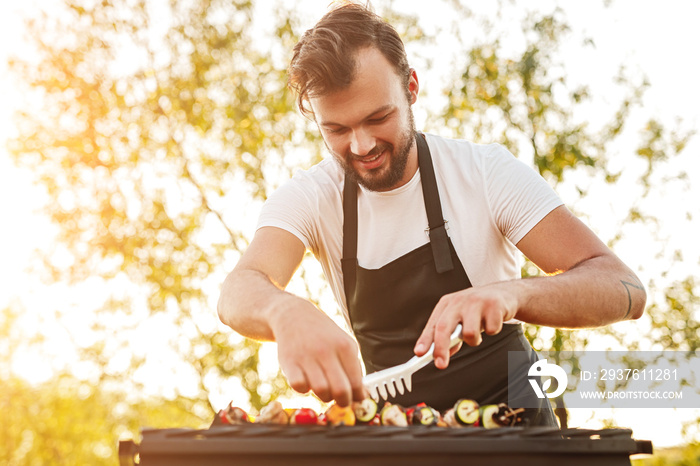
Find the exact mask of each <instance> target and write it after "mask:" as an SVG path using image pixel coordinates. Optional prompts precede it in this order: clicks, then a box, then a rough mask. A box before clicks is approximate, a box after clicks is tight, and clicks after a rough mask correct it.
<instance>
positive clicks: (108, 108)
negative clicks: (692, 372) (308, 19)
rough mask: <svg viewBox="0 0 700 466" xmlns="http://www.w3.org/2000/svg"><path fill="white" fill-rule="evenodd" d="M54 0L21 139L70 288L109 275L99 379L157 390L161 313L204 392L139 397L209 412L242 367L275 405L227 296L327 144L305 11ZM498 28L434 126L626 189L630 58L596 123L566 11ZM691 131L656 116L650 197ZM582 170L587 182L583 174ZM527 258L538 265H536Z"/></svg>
mask: <svg viewBox="0 0 700 466" xmlns="http://www.w3.org/2000/svg"><path fill="white" fill-rule="evenodd" d="M375 3H379V2H375ZM450 3H451V5H452V7H453V9H454V11H455V16H454V17H453V21H454V24H455V25H459V24H462V23H464V22H465V21H469V24H471V25H474V26H475V27H477V28H481V29H483V30H485V31H487V32H488V31H489V30H491V29H492V28H493V25H492V24H487V23H483V22H481V23H480V22H479V21H478V19H477V18H475V17H474V16H473V15H472V14H471V13H470V12H469V11H468V10H465V9H464V8H463V7H462V6H461V5H460V2H450ZM385 4H386V5H387V6H386V8H385V9H384V10H383V11H381V13H382V14H383V15H384V16H385V17H391V18H392V21H396V22H397V24H398V29H399V31H400V33H401V34H402V35H403V37H404V38H406V39H407V40H408V42H409V48H410V49H411V50H412V51H419V50H422V49H421V47H425V48H429V47H434V44H435V43H437V38H436V37H430V36H427V35H426V34H425V33H424V31H423V30H422V29H421V27H420V23H419V21H418V20H417V18H415V17H411V16H409V15H405V14H399V13H398V12H397V10H398V8H396V7H395V8H392V7H391V6H392V3H391V2H385ZM56 8H57V9H56V11H52V12H51V13H50V14H48V13H45V14H43V15H41V16H40V17H39V18H38V19H37V20H35V21H34V22H32V23H31V24H30V25H29V26H30V27H29V35H30V36H31V37H32V38H34V40H35V44H36V47H37V56H36V59H34V58H29V59H24V60H15V61H13V63H12V66H13V69H14V71H15V73H16V75H17V76H20V77H21V79H22V80H23V81H24V82H25V83H26V86H27V88H28V89H30V90H32V92H34V93H35V95H38V96H40V105H39V108H36V109H32V108H29V107H28V108H27V109H26V110H25V111H23V112H21V113H20V114H19V115H18V131H19V136H18V137H17V138H16V139H15V140H14V141H13V142H12V143H11V145H10V149H11V151H12V153H13V154H14V157H15V160H16V162H17V163H18V164H19V165H22V166H26V167H29V168H31V169H32V170H33V172H34V173H35V174H36V178H37V182H38V183H39V184H41V185H42V186H44V187H45V188H46V190H47V192H48V194H49V197H50V202H49V204H48V205H47V208H46V212H47V215H49V216H50V218H51V219H52V220H53V222H54V223H55V224H56V225H57V226H58V237H57V244H58V245H59V246H57V250H56V251H55V252H56V253H55V254H52V253H51V252H50V253H49V254H47V255H46V257H45V265H46V269H45V270H46V271H48V272H49V277H48V278H49V279H50V280H53V281H64V282H67V283H72V284H77V283H83V282H85V281H86V280H88V279H90V280H94V279H95V277H99V279H100V280H99V281H98V282H94V281H93V282H92V283H96V285H95V287H96V288H97V289H99V290H100V291H101V292H102V293H104V300H103V305H102V306H101V307H99V308H96V309H95V310H94V311H95V312H94V318H93V322H92V327H93V334H92V336H91V341H89V342H88V343H87V344H81V343H78V344H77V346H78V347H79V348H80V349H81V351H82V359H83V360H84V361H87V362H88V363H89V364H90V367H92V370H91V371H90V374H91V375H90V376H89V377H88V382H89V383H91V384H92V385H94V386H100V387H108V388H109V390H99V391H95V392H90V393H94V396H95V400H96V401H95V403H96V404H104V403H110V402H111V401H109V400H111V399H112V398H110V397H113V396H114V393H115V391H118V390H122V391H124V392H131V393H139V392H143V391H144V390H145V388H146V387H145V386H144V382H143V377H139V376H140V375H141V374H143V372H144V369H145V370H149V368H152V367H153V366H152V364H153V363H152V362H151V361H149V352H148V351H147V350H146V351H141V352H140V353H139V352H134V350H133V348H134V342H133V341H131V340H133V336H134V335H136V334H137V333H136V332H138V331H139V330H140V329H142V328H143V327H144V325H145V323H147V322H163V323H164V325H165V328H167V332H165V333H167V336H166V337H165V338H164V337H162V336H161V335H155V334H154V335H153V338H154V339H158V341H159V343H160V344H165V345H168V346H169V347H170V348H171V349H172V353H173V354H177V355H178V360H179V363H180V364H178V365H176V367H177V368H179V369H178V370H181V371H187V374H188V375H190V377H191V379H192V380H194V381H195V383H194V389H192V390H187V389H186V388H185V387H179V386H178V387H176V388H175V390H174V391H173V394H172V397H171V398H170V399H169V398H166V397H161V398H160V399H159V400H156V401H153V400H150V399H147V400H146V401H143V400H138V399H134V400H129V403H131V404H129V406H133V407H143V406H145V405H144V404H143V403H146V404H148V403H151V404H148V406H149V408H148V409H157V403H162V406H163V410H164V411H165V410H166V406H167V414H168V415H171V414H172V416H173V417H172V418H171V419H176V420H177V421H178V422H182V423H185V422H191V421H193V419H192V418H189V417H187V416H186V415H184V413H194V416H195V417H196V419H197V420H199V421H200V422H203V423H204V422H206V421H207V420H208V419H209V418H210V417H211V415H212V414H213V411H214V408H215V407H214V406H212V402H211V394H212V393H215V392H217V391H220V390H221V388H220V387H221V386H223V385H224V384H225V383H227V381H234V382H235V383H234V385H239V386H240V387H241V388H242V389H243V390H244V393H246V394H247V396H248V398H249V403H250V405H251V406H252V407H253V408H255V409H259V408H260V407H262V406H263V405H264V404H266V403H267V402H268V401H269V400H271V399H273V398H275V397H278V396H281V395H284V394H285V393H286V392H287V390H288V389H287V387H286V383H285V381H284V379H283V378H282V377H281V375H280V374H279V373H277V374H273V375H272V376H271V377H269V378H264V377H261V376H260V375H259V374H260V371H259V369H260V368H261V367H260V358H261V356H260V351H259V350H260V345H259V344H258V343H254V342H251V341H248V340H244V339H241V338H239V337H238V336H236V335H234V334H233V333H232V332H230V331H229V330H228V329H224V328H223V327H222V326H221V325H219V324H218V322H217V318H216V315H215V312H214V308H215V299H216V297H217V296H218V286H219V284H220V283H221V282H222V281H223V277H224V275H225V274H226V273H227V272H228V271H229V270H230V269H231V268H232V267H233V265H234V264H235V262H236V260H237V259H238V257H239V256H240V254H241V253H242V251H243V250H244V249H245V247H246V246H247V243H248V239H249V237H250V234H251V231H252V228H251V226H252V225H251V224H250V219H251V216H252V217H253V220H254V217H255V215H254V213H255V212H256V210H257V209H258V208H259V206H260V203H261V201H263V200H264V199H265V198H266V196H267V193H268V192H270V190H271V189H274V188H275V187H276V186H277V185H278V184H279V182H280V181H281V180H282V179H284V178H285V177H288V176H289V174H290V173H291V171H292V170H293V169H295V168H296V167H306V166H309V165H311V164H312V163H314V162H315V161H317V160H319V159H320V157H321V151H322V147H323V145H322V144H321V143H320V141H319V136H318V134H317V132H316V131H315V130H314V129H313V128H312V126H311V124H310V123H309V122H305V121H304V120H302V119H301V118H300V117H299V115H298V114H297V112H296V109H295V108H294V104H293V99H292V98H291V96H290V95H289V93H288V91H287V88H286V76H285V67H286V64H287V59H288V56H289V51H290V50H291V48H292V46H293V44H294V43H295V41H296V38H297V36H298V34H299V33H300V32H301V31H300V30H299V29H300V27H299V25H300V19H299V17H298V16H297V15H296V14H295V13H293V12H291V11H287V10H285V9H284V8H278V9H276V11H275V14H274V15H272V18H273V22H274V28H273V30H272V31H265V30H264V29H260V28H256V24H257V23H256V21H258V20H260V18H258V17H256V16H255V14H254V3H253V2H252V1H244V0H234V1H224V0H198V1H193V2H175V1H170V2H166V1H162V2H146V1H145V0H112V1H107V0H105V1H97V0H94V1H89V0H68V1H66V2H64V4H63V5H62V6H59V7H56ZM463 14H467V16H461V15H463ZM268 19H269V18H268ZM499 34H501V32H497V33H496V34H495V35H494V34H493V31H491V33H488V34H484V36H483V37H485V38H484V39H482V40H481V41H479V42H478V43H465V42H464V41H463V38H462V37H461V36H459V35H457V36H456V37H457V38H458V39H459V40H458V41H457V43H456V44H455V49H457V50H458V52H459V54H460V56H462V57H468V59H467V60H464V61H462V62H460V67H458V68H457V69H456V70H455V75H454V77H453V79H452V80H451V81H450V84H449V85H448V87H447V88H446V89H445V96H446V104H445V106H444V108H442V109H440V110H438V111H437V112H436V113H437V115H433V116H437V117H439V122H440V125H439V128H435V129H436V131H440V132H445V131H449V132H451V135H453V136H461V137H469V138H471V139H473V140H476V141H484V142H486V141H488V142H494V141H495V142H501V143H502V144H504V145H506V147H508V148H509V149H510V150H511V151H512V152H513V153H515V154H516V155H518V156H519V157H522V158H523V159H525V160H528V161H529V160H532V162H533V164H534V165H535V166H536V167H537V168H538V170H539V171H540V173H541V174H542V175H543V176H544V177H545V178H546V179H547V180H548V181H549V182H551V183H552V184H554V185H558V186H559V187H562V188H566V187H571V186H573V189H576V190H577V191H578V192H579V193H580V195H581V196H585V194H586V192H587V186H588V185H587V184H586V183H588V182H589V181H590V180H591V179H592V180H594V181H595V182H602V183H606V182H607V183H609V184H612V183H615V182H618V181H619V180H620V179H621V178H622V177H624V174H623V173H621V172H620V171H615V170H613V169H610V165H609V159H608V156H607V154H608V153H609V151H610V149H611V147H612V146H613V145H614V143H615V142H616V141H617V140H618V138H619V137H620V136H621V135H622V134H623V133H624V131H625V130H626V129H627V128H626V125H627V122H628V117H629V115H630V112H631V111H632V110H633V109H634V108H635V107H636V106H638V105H639V104H640V102H641V101H642V98H643V94H644V90H645V89H646V87H647V84H646V83H645V81H644V80H639V81H630V80H629V79H628V78H627V77H626V75H625V74H624V73H622V72H621V73H620V74H619V76H618V78H619V85H620V88H621V89H622V90H623V97H622V98H621V99H620V101H619V105H618V108H617V109H615V110H614V111H613V112H612V114H611V115H609V117H608V118H606V119H605V123H604V124H601V125H599V127H597V128H595V127H591V125H589V124H588V122H587V121H586V120H585V119H582V118H580V117H579V116H578V115H580V113H578V112H577V109H581V108H584V107H585V105H586V104H587V103H590V100H591V98H592V95H591V94H590V92H589V90H588V89H587V88H586V87H585V86H581V85H576V86H572V85H570V82H569V80H568V77H567V75H566V73H565V71H564V69H563V67H562V66H560V65H561V63H560V59H561V57H560V55H558V50H559V49H558V47H559V45H560V43H561V40H562V38H563V37H564V36H565V35H566V34H567V24H566V20H565V18H564V17H563V14H562V13H561V12H560V11H555V12H553V13H551V14H538V15H531V16H529V17H528V18H527V19H526V21H524V22H523V31H522V36H523V41H522V44H523V46H522V49H521V50H518V51H515V52H514V51H512V50H506V49H505V48H504V47H503V46H502V44H501V41H500V40H499ZM460 40H461V41H460ZM417 54H418V55H420V54H421V52H417ZM425 55H429V53H426V54H425ZM444 128H446V129H444ZM427 129H430V128H427ZM690 136H691V134H690V133H688V132H682V131H670V130H668V128H667V127H666V126H665V125H663V124H662V123H661V122H659V121H656V120H651V121H649V122H648V124H647V125H646V126H645V127H644V128H642V131H641V136H640V137H639V138H638V140H639V146H638V150H637V157H638V159H639V160H641V161H642V162H643V163H645V164H646V166H647V169H646V170H645V171H644V174H643V176H642V178H641V181H642V183H641V185H640V186H641V188H640V189H641V190H642V191H641V194H642V195H643V196H648V195H650V193H653V189H654V186H655V183H656V179H655V176H656V173H657V172H658V170H657V167H658V166H659V165H660V164H663V163H664V162H665V161H667V160H669V159H670V158H672V157H673V156H674V154H677V153H678V152H680V151H682V149H683V147H684V145H685V143H686V142H687V141H688V139H689V138H690ZM581 173H584V174H588V175H589V176H588V178H587V180H588V181H586V182H581V181H580V180H581V179H582V178H581V177H580V176H579V175H581ZM251 214H252V215H251ZM633 222H653V218H651V217H650V216H649V215H647V214H645V213H644V212H643V210H642V209H641V208H639V206H632V208H631V209H630V212H629V215H627V217H626V218H625V225H626V224H629V223H633ZM622 238H623V234H622V233H621V234H620V235H619V236H618V237H617V238H614V239H613V240H612V241H611V245H613V246H614V244H615V242H617V241H620V240H621V239H622ZM315 270H316V269H314V268H313V266H311V265H308V266H306V265H305V266H304V268H303V269H302V273H301V275H300V276H299V277H297V278H295V281H294V283H293V287H295V291H297V292H299V293H300V294H302V295H305V296H306V297H309V298H310V299H312V300H314V301H316V302H319V303H320V302H324V303H325V302H326V301H330V299H327V298H328V290H327V289H326V288H325V287H324V286H323V285H319V282H318V280H316V275H318V274H319V272H317V271H315ZM524 272H525V274H526V275H535V274H538V273H539V272H538V271H537V269H536V268H535V267H534V266H533V265H532V264H526V266H525V268H524ZM681 285H683V286H681ZM659 293H661V294H664V293H666V296H667V298H668V299H666V300H665V301H664V300H661V301H659V302H658V303H655V304H653V305H652V306H651V307H650V309H649V312H650V314H651V315H652V320H653V321H654V323H655V325H657V327H656V331H657V332H660V333H659V338H660V341H664V342H666V343H664V344H667V343H668V342H670V341H675V340H676V339H677V338H676V337H675V335H679V334H680V333H679V332H683V331H684V330H683V329H681V328H677V327H672V330H670V331H669V333H664V332H665V330H664V325H665V323H666V322H667V320H666V318H665V315H666V314H667V310H668V309H669V308H670V309H673V310H674V311H677V316H676V314H674V319H676V321H677V322H681V321H683V319H685V321H688V320H690V319H691V318H693V312H694V311H693V307H692V303H693V302H695V301H694V299H696V298H695V296H697V292H696V291H695V284H694V282H691V281H685V282H682V283H679V284H678V285H677V286H676V285H674V286H672V287H671V288H669V289H666V288H661V289H660V290H659ZM323 307H324V308H326V307H325V306H323ZM326 310H328V309H327V308H326ZM657 320H658V322H657ZM693 322H696V323H697V318H695V320H694V321H693ZM69 331H70V329H69ZM527 331H528V336H529V337H530V339H531V340H532V341H533V344H534V345H535V346H536V348H537V349H551V350H564V349H572V348H573V347H577V348H580V347H584V346H585V345H586V337H587V335H588V333H587V332H579V333H572V332H567V331H561V330H557V331H554V332H550V331H549V330H542V329H539V328H536V327H528V330H527ZM613 333H614V332H613ZM141 334H142V333H141ZM616 336H617V335H616ZM685 336H688V335H685ZM668 345H670V343H668ZM668 345H667V347H671V346H668ZM117 355H126V359H127V360H128V364H126V366H122V367H115V366H114V363H113V361H114V360H115V357H116V356H117ZM149 364H151V365H149ZM67 377H68V376H66V375H62V374H57V376H56V380H57V381H63V382H61V383H62V384H63V386H65V387H67V388H66V389H65V391H64V392H62V394H60V396H59V398H60V397H66V396H67V397H68V398H70V396H69V395H65V394H66V393H73V394H75V393H78V392H80V390H81V388H80V387H83V386H84V385H83V384H84V382H85V380H82V381H81V380H79V379H76V378H72V379H71V378H67ZM7 379H8V380H9V376H8V378H7ZM13 383H14V382H13ZM17 383H20V382H17ZM227 386H228V387H231V386H232V385H227ZM45 388H46V387H40V388H38V389H37V390H39V391H42V390H44V389H45ZM82 390H85V389H84V388H83V389H82ZM13 393H14V392H13ZM57 396H58V395H57ZM90 396H93V395H92V394H91V395H90ZM101 397H105V398H101ZM29 401H30V400H28V399H27V400H25V401H23V403H25V402H29ZM73 401H75V400H72V401H71V403H72V402H73ZM52 403H53V402H51V403H49V405H51V404H52ZM140 403H141V404H140ZM71 409H73V408H71ZM75 409H78V408H75ZM144 409H146V408H144ZM62 412H66V411H65V410H64V411H62ZM165 414H166V413H164V415H165ZM102 415H104V416H106V417H107V418H109V419H112V418H110V417H109V416H110V415H108V414H104V413H103V414H102ZM135 417H136V418H138V415H137V414H135V411H129V410H127V409H125V410H124V411H123V412H122V413H121V414H120V415H118V416H117V419H115V420H114V422H115V423H120V424H119V425H121V426H129V427H128V429H135V428H136V427H137V425H136V424H134V423H133V422H132V421H133V420H134V419H135ZM137 420H138V421H142V420H143V419H142V418H138V419H137ZM110 429H112V427H110ZM112 431H113V430H112ZM132 432H133V431H132ZM134 434H135V433H134ZM105 435H106V434H105Z"/></svg>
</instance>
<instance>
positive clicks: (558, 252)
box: [415, 206, 646, 368]
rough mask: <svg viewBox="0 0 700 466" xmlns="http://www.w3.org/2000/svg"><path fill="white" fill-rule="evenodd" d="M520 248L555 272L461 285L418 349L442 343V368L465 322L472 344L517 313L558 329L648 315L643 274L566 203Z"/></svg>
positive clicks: (438, 357) (437, 312)
mask: <svg viewBox="0 0 700 466" xmlns="http://www.w3.org/2000/svg"><path fill="white" fill-rule="evenodd" d="M517 247H518V248H519V249H520V250H521V251H522V252H523V253H524V254H525V255H526V256H527V257H528V258H530V260H532V262H533V263H535V264H536V265H537V266H538V267H540V268H541V269H542V270H543V271H544V272H546V273H548V274H551V275H550V276H547V277H537V278H529V279H523V280H511V281H506V282H499V283H493V284H490V285H485V286H479V287H473V288H469V289H466V290H461V291H458V292H455V293H451V294H448V295H445V296H443V297H442V299H441V300H440V301H439V302H438V304H437V306H436V307H435V309H434V311H433V313H432V314H431V316H430V319H429V320H428V324H427V325H426V327H425V329H424V331H423V333H422V334H421V336H420V338H419V339H418V341H417V343H416V347H415V352H416V354H418V355H422V354H424V353H425V351H426V350H427V348H428V347H429V346H430V344H431V343H432V342H433V341H434V342H435V355H436V360H435V365H436V366H437V367H440V368H443V367H447V364H448V362H449V352H448V351H449V350H448V342H449V335H450V333H451V332H452V331H453V330H454V328H455V326H456V325H457V324H458V323H460V322H461V323H462V327H463V331H462V336H463V338H464V341H466V342H467V343H468V344H470V345H478V344H480V343H481V332H482V331H484V332H485V333H486V334H488V335H493V334H496V333H498V332H500V331H501V328H502V326H503V322H505V321H507V320H510V319H513V318H517V319H519V320H522V321H524V322H529V323H533V324H538V325H547V326H551V327H566V328H584V327H597V326H602V325H606V324H610V323H613V322H617V321H621V320H625V319H638V318H639V317H641V315H642V313H643V312H644V306H645V303H646V292H645V291H644V286H643V285H642V284H641V282H640V281H639V279H638V278H637V276H636V275H635V274H634V272H632V271H631V270H630V269H629V268H628V267H627V266H626V265H625V264H623V263H622V261H620V259H618V258H617V256H615V254H613V252H612V251H610V249H609V248H608V247H607V246H605V244H603V243H602V242H601V241H600V239H598V237H596V235H595V234H594V233H593V232H592V231H591V230H590V229H589V228H588V227H586V226H585V225H584V224H583V223H582V222H581V221H580V220H579V219H577V218H576V217H575V216H574V215H573V214H571V212H570V211H569V210H568V209H567V208H566V207H564V206H560V207H558V208H556V209H554V210H553V211H552V212H550V213H549V214H548V215H547V216H546V217H545V218H544V219H542V221H540V222H539V223H538V224H537V225H536V226H535V227H534V228H533V229H532V230H531V231H530V232H529V233H528V234H527V235H525V237H524V238H523V239H522V240H521V241H520V242H518V244H517Z"/></svg>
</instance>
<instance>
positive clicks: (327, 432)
mask: <svg viewBox="0 0 700 466" xmlns="http://www.w3.org/2000/svg"><path fill="white" fill-rule="evenodd" d="M641 453H647V454H651V453H652V445H651V442H650V441H645V440H634V439H633V438H632V431H631V430H629V429H602V430H588V429H564V430H559V429H554V428H548V427H542V428H535V427H530V428H519V427H506V428H501V429H484V428H478V427H475V428H463V429H449V428H438V427H423V426H410V427H385V426H352V427H346V426H340V427H325V426H279V425H262V424H261V425H256V424H248V425H239V426H220V427H212V428H209V429H205V430H194V429H143V430H142V440H141V443H140V444H137V443H134V442H133V441H122V442H120V444H119V456H120V464H121V465H122V466H132V465H136V464H138V465H143V466H161V465H163V466H165V465H168V466H190V465H203V466H204V465H206V466H218V465H255V466H281V465H285V466H288V465H297V464H303V465H311V466H314V465H324V466H327V465H330V466H341V465H372V466H374V465H376V466H411V465H420V466H433V465H449V466H455V465H483V466H491V465H504V464H505V465H508V464H512V465H517V466H530V465H532V466H547V465H556V466H560V465H568V466H578V465H591V464H593V465H595V466H618V465H620V466H621V465H630V464H631V463H630V455H635V454H641Z"/></svg>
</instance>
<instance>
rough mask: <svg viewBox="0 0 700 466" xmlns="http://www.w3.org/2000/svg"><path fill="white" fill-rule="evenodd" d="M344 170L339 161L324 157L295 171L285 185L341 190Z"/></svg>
mask: <svg viewBox="0 0 700 466" xmlns="http://www.w3.org/2000/svg"><path fill="white" fill-rule="evenodd" d="M343 180H344V177H343V170H342V168H341V167H340V166H339V165H338V163H337V162H336V161H335V160H333V159H331V158H328V159H323V160H322V161H320V162H318V163H317V164H315V165H313V166H311V167H309V168H306V169H299V170H296V171H295V172H294V175H293V176H292V178H291V179H290V180H288V181H287V182H286V183H284V186H287V187H289V186H296V187H297V188H299V189H304V190H312V191H316V190H322V191H327V190H333V191H335V190H339V189H341V188H342V185H343Z"/></svg>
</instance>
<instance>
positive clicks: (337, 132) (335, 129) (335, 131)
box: [326, 128, 345, 134]
mask: <svg viewBox="0 0 700 466" xmlns="http://www.w3.org/2000/svg"><path fill="white" fill-rule="evenodd" d="M343 131H345V128H326V132H328V133H331V134H339V133H342V132H343Z"/></svg>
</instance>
